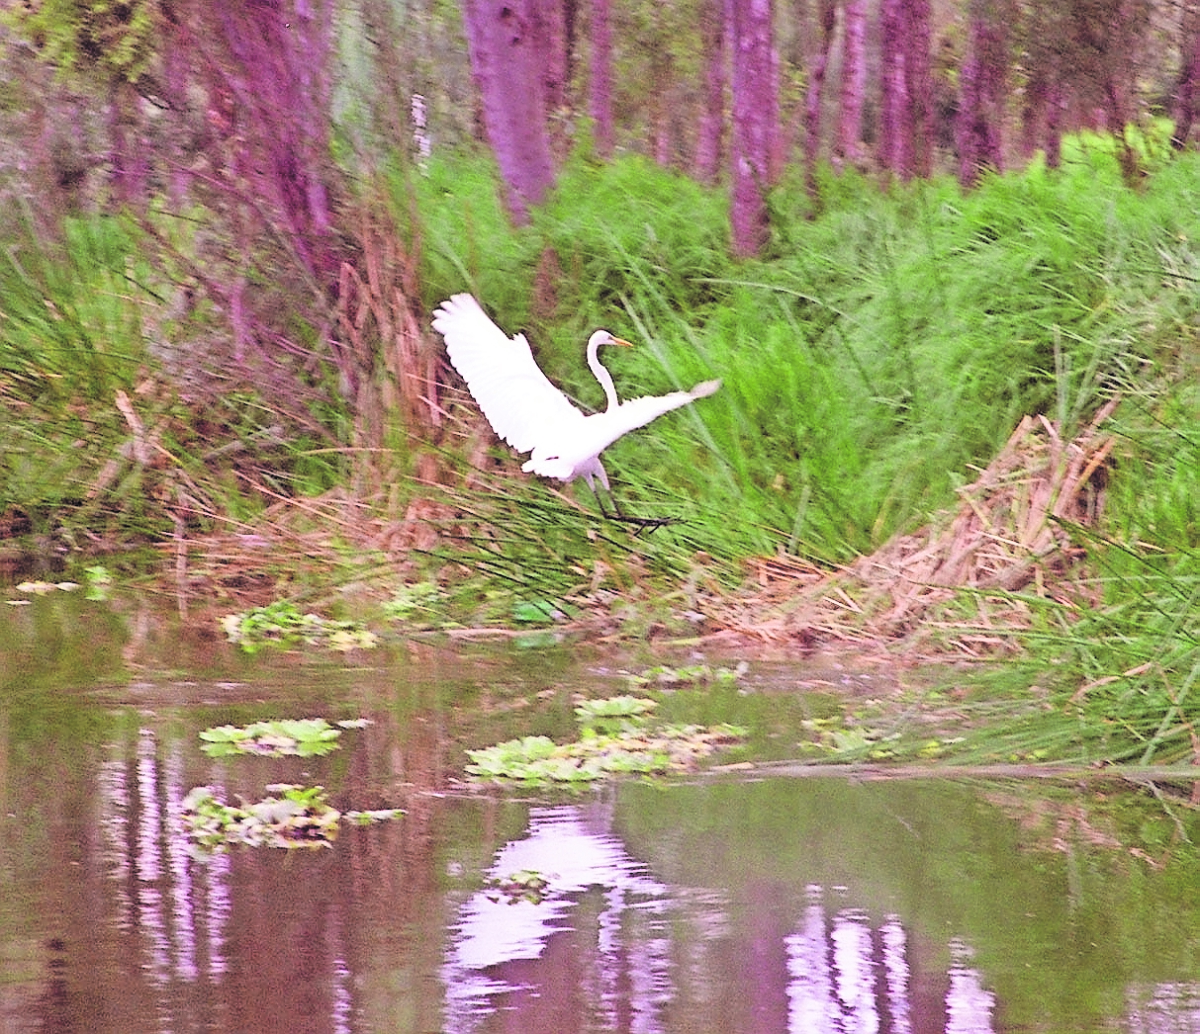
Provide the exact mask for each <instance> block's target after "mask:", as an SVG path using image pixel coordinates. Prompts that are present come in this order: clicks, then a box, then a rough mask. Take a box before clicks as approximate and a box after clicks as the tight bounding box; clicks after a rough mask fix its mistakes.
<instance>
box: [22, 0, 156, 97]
mask: <svg viewBox="0 0 1200 1034" xmlns="http://www.w3.org/2000/svg"><path fill="white" fill-rule="evenodd" d="M7 19H8V20H9V21H11V22H13V23H14V24H15V25H16V26H17V27H18V28H19V29H20V30H21V31H22V32H24V33H25V35H26V36H27V37H28V38H29V39H30V40H31V41H32V42H33V44H34V46H35V47H37V49H38V50H39V51H40V52H41V54H42V57H43V58H44V59H45V60H46V61H48V62H49V63H50V64H52V65H55V66H56V67H58V68H59V69H60V70H62V71H76V72H84V71H86V72H96V73H99V74H100V75H101V76H102V77H103V78H105V79H113V80H117V81H126V82H131V83H133V82H137V81H138V80H139V79H140V78H141V77H142V76H143V75H145V73H146V72H147V71H148V70H149V67H150V65H151V62H152V61H153V60H154V58H155V56H156V53H157V51H156V44H157V40H158V33H159V30H160V24H159V22H160V19H161V14H160V11H159V0H33V2H31V3H26V4H24V5H19V6H17V7H15V8H13V9H12V11H11V12H10V13H9V14H8V15H7Z"/></svg>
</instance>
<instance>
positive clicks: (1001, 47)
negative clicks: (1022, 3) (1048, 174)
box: [955, 0, 1015, 187]
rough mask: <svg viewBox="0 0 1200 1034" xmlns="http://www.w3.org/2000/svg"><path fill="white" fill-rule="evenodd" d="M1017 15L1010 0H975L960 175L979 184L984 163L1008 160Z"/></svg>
mask: <svg viewBox="0 0 1200 1034" xmlns="http://www.w3.org/2000/svg"><path fill="white" fill-rule="evenodd" d="M1014 16H1015V10H1014V9H1013V6H1012V5H1011V4H1010V3H1009V2H1007V0H972V3H971V10H970V23H971V24H970V33H969V39H970V42H969V52H968V54H967V58H966V60H965V61H964V62H963V66H962V72H961V74H960V76H959V104H958V125H957V127H956V130H955V141H956V143H957V145H958V181H959V183H961V184H962V185H963V186H964V187H972V186H974V185H975V184H976V183H977V182H978V180H979V175H980V173H981V172H982V171H983V170H984V169H985V168H992V169H996V170H1000V169H1002V168H1003V166H1004V160H1003V153H1002V150H1001V143H1000V127H1001V124H1002V123H1003V120H1004V99H1005V94H1006V86H1007V80H1008V52H1009V44H1008V41H1009V26H1010V25H1011V24H1012V22H1013V19H1014Z"/></svg>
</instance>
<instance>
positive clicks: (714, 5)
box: [696, 0, 727, 183]
mask: <svg viewBox="0 0 1200 1034" xmlns="http://www.w3.org/2000/svg"><path fill="white" fill-rule="evenodd" d="M700 17H701V24H700V33H701V50H702V53H703V54H704V55H705V66H704V108H703V110H702V112H701V114H700V127H699V131H698V132H697V134H696V177H697V178H698V179H699V180H701V181H702V182H704V183H715V182H716V179H717V174H718V172H719V171H720V168H721V142H722V140H723V138H724V135H725V62H726V56H727V55H726V52H725V36H726V31H725V29H726V26H725V5H724V4H723V3H722V2H721V0H707V2H706V3H705V5H704V9H703V11H702V12H701V15H700Z"/></svg>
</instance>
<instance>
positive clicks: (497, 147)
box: [463, 0, 554, 224]
mask: <svg viewBox="0 0 1200 1034" xmlns="http://www.w3.org/2000/svg"><path fill="white" fill-rule="evenodd" d="M535 3H536V0H463V22H464V24H465V26H466V32H467V49H468V53H469V56H470V59H471V73H472V75H473V76H474V78H475V82H476V83H477V84H478V87H479V93H480V96H481V98H482V100H483V121H484V129H485V131H486V133H487V137H488V142H489V143H490V144H491V147H492V151H493V153H494V154H495V155H496V162H497V163H498V164H499V166H500V174H501V175H502V176H503V177H504V182H505V185H506V187H507V188H508V189H507V202H508V210H509V214H510V215H511V216H512V219H513V221H514V222H515V223H517V224H523V223H526V222H528V221H529V208H530V206H531V205H537V204H539V203H540V202H541V201H542V199H543V198H544V197H545V195H546V191H548V190H549V189H550V187H552V186H553V185H554V162H553V159H552V158H551V155H550V137H549V134H548V132H547V129H546V103H545V97H544V91H543V76H542V73H543V71H544V69H545V67H546V64H547V60H546V58H547V55H546V53H545V52H544V46H543V45H542V37H541V34H540V33H539V32H538V28H537V21H536V17H535V16H534V13H533V8H534V5H535Z"/></svg>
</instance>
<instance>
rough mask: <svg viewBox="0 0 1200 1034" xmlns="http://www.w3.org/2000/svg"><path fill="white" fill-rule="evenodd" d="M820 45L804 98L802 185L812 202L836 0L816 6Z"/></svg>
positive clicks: (815, 193)
mask: <svg viewBox="0 0 1200 1034" xmlns="http://www.w3.org/2000/svg"><path fill="white" fill-rule="evenodd" d="M817 17H818V19H819V22H820V32H821V49H820V50H819V51H818V53H817V56H816V58H815V60H814V61H813V66H812V71H811V73H810V74H809V79H808V93H807V95H806V96H805V98H804V188H805V190H806V191H807V192H808V196H809V198H810V200H811V201H812V202H813V203H814V204H815V203H816V202H817V201H818V197H817V157H818V156H819V154H820V151H821V102H822V101H823V100H824V98H825V73H826V72H827V71H828V69H829V53H830V51H831V50H832V49H833V30H834V26H836V24H837V0H820V2H819V4H818V7H817Z"/></svg>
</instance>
